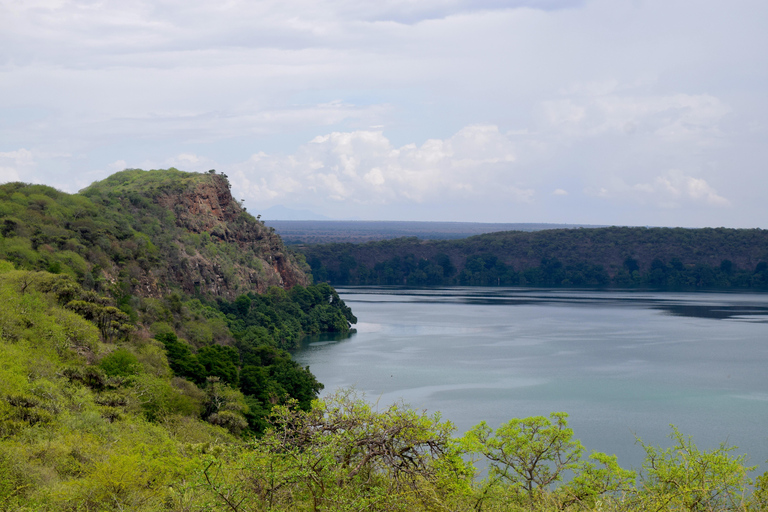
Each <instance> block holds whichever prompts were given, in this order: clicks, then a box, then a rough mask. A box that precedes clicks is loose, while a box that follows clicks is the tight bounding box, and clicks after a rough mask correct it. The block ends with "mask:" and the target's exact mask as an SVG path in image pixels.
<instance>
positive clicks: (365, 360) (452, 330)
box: [294, 287, 768, 471]
mask: <svg viewBox="0 0 768 512" xmlns="http://www.w3.org/2000/svg"><path fill="white" fill-rule="evenodd" d="M337 291H338V292H339V294H340V295H341V297H342V298H343V299H344V300H345V301H346V303H347V305H349V306H350V307H351V308H352V311H353V312H354V313H355V315H356V316H357V318H358V324H357V326H356V328H357V332H356V333H354V334H352V335H351V336H349V337H347V338H345V339H341V340H319V339H315V340H307V341H305V342H304V343H303V345H302V348H301V349H299V350H297V351H296V352H295V353H294V357H295V359H296V360H297V361H298V362H299V363H301V364H302V365H309V366H310V370H311V371H312V372H313V373H314V374H315V375H316V376H317V378H318V380H319V381H320V382H322V383H323V384H325V390H324V391H323V393H324V394H328V393H330V392H332V391H333V390H335V389H337V388H338V387H349V386H354V387H356V388H357V389H358V390H360V391H364V392H365V393H366V396H367V398H368V400H369V401H372V402H373V401H377V400H378V401H379V403H380V404H389V403H392V402H394V401H396V400H398V399H403V400H404V401H405V402H406V403H408V404H410V405H411V406H412V407H414V408H418V409H427V411H428V412H435V411H440V412H442V414H443V417H444V418H445V419H448V420H451V421H452V422H453V423H454V424H455V425H456V427H457V429H458V430H459V432H464V431H466V430H467V429H469V428H470V427H471V426H473V425H475V424H477V423H479V422H480V421H481V420H485V421H487V422H488V423H489V425H491V426H492V427H494V428H495V427H497V426H498V425H499V424H501V423H502V422H504V421H506V420H509V419H510V418H513V417H518V418H521V417H527V416H534V415H548V414H549V413H550V412H553V411H565V412H567V413H568V414H569V415H570V418H569V425H570V426H571V427H572V428H573V429H574V432H575V437H576V438H578V439H579V440H581V442H582V443H583V444H584V445H585V446H586V448H587V450H588V451H590V450H597V451H602V452H607V453H610V454H616V455H618V457H619V463H620V464H621V465H622V466H623V467H626V468H634V469H638V468H639V466H640V464H641V463H642V460H643V457H644V452H643V450H642V448H641V447H640V446H639V445H637V444H636V443H635V436H638V437H640V438H641V439H643V441H645V442H646V443H651V444H655V445H668V441H669V440H668V438H667V437H666V436H667V435H668V434H669V432H670V428H669V425H670V424H674V425H676V426H677V427H678V428H679V429H680V430H681V432H683V433H684V434H687V435H692V436H693V438H694V442H695V443H696V444H697V446H698V447H699V448H708V449H711V448H715V447H717V446H718V445H719V444H720V443H721V442H727V443H728V444H729V445H736V446H738V447H739V449H738V450H737V451H736V453H747V454H748V455H749V464H752V465H760V466H761V468H760V471H765V470H766V469H768V464H765V462H766V459H768V372H766V368H768V294H759V293H727V292H723V293H708V292H694V293H676V292H653V291H615V290H612V291H605V290H563V289H530V288H472V287H460V288H459V287H456V288H438V289H434V288H433V289H403V288H386V287H375V288H374V287H357V288H339V289H337Z"/></svg>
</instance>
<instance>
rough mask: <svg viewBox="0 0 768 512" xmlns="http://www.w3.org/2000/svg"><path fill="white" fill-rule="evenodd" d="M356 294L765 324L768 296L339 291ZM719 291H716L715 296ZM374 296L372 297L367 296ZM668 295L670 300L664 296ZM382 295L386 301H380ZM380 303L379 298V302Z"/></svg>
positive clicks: (454, 289) (395, 299)
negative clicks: (632, 311)
mask: <svg viewBox="0 0 768 512" xmlns="http://www.w3.org/2000/svg"><path fill="white" fill-rule="evenodd" d="M340 291H341V292H342V293H345V294H349V293H351V294H354V297H348V298H345V300H346V301H347V302H349V303H355V302H364V303H390V304H392V303H410V304H419V303H421V304H434V303H443V304H452V303H453V304H468V305H476V306H530V305H545V304H550V305H567V306H587V307H594V306H599V307H625V306H629V307H633V308H636V307H645V308H648V309H654V310H658V311H660V312H662V313H663V314H666V315H671V316H682V317H691V318H709V319H713V320H734V321H745V322H754V323H768V295H765V294H759V293H756V294H753V296H752V300H739V301H733V300H732V296H731V294H730V293H729V292H727V291H724V292H721V293H722V300H715V301H712V295H711V293H710V294H707V295H705V296H704V297H706V300H702V295H699V294H698V293H697V292H695V291H694V292H680V291H679V290H642V289H636V290H611V289H605V288H602V289H568V290H566V289H562V288H480V287H468V288H461V287H451V288H423V289H418V288H416V289H414V288H401V287H371V288H366V287H360V288H349V289H343V290H342V289H340ZM715 293H717V292H715ZM366 295H372V296H375V297H376V298H370V299H369V298H367V297H366ZM665 295H668V297H665ZM382 297H385V299H384V300H381V299H382ZM377 299H378V300H377Z"/></svg>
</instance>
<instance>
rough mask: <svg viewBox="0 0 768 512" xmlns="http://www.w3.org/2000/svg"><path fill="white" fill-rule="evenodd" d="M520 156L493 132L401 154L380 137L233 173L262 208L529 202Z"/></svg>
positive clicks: (348, 138) (264, 161) (328, 140)
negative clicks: (518, 176) (517, 167)
mask: <svg viewBox="0 0 768 512" xmlns="http://www.w3.org/2000/svg"><path fill="white" fill-rule="evenodd" d="M514 153H515V149H514V145H513V143H512V141H511V139H510V137H509V136H507V135H505V134H502V133H500V132H499V130H498V127H496V126H493V125H472V126H467V127H465V128H463V129H461V130H459V131H458V132H457V133H456V134H454V135H453V136H451V137H449V138H447V139H430V140H427V141H425V142H424V143H423V144H421V145H416V144H406V145H403V146H400V147H396V146H395V145H393V144H392V142H391V141H390V140H389V139H388V138H387V137H386V136H384V134H383V132H381V131H364V130H360V131H354V132H333V133H329V134H326V135H322V136H318V137H315V138H314V139H312V140H311V141H310V142H309V143H307V144H304V145H303V146H301V147H300V148H299V150H298V151H297V152H296V153H294V154H292V155H283V156H279V155H268V154H266V153H263V152H261V153H257V154H255V155H253V156H252V157H251V158H250V159H249V160H248V161H247V162H243V163H241V164H238V165H236V166H234V169H235V170H234V172H233V186H235V187H236V188H237V189H238V190H241V191H242V193H243V194H244V195H245V196H246V197H248V198H250V199H252V200H254V201H256V202H258V203H260V204H262V205H264V206H268V205H270V204H276V203H277V202H287V201H292V202H294V203H301V202H303V201H304V202H308V203H309V204H316V203H318V202H320V201H322V200H323V199H324V198H326V197H327V198H330V199H331V200H332V201H336V202H345V201H348V202H352V203H356V204H390V203H395V202H410V203H423V202H429V201H435V200H440V201H444V200H446V199H448V198H450V197H453V198H458V199H462V200H470V199H472V198H473V197H475V198H476V197H480V196H487V195H493V196H498V195H500V194H501V195H503V196H505V197H507V198H508V199H511V200H512V201H523V202H528V201H531V199H532V197H533V190H531V189H527V188H522V187H519V186H517V185H516V184H515V172H514V168H513V167H512V164H513V163H514V161H515V154H514Z"/></svg>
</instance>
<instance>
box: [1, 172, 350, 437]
mask: <svg viewBox="0 0 768 512" xmlns="http://www.w3.org/2000/svg"><path fill="white" fill-rule="evenodd" d="M0 227H1V228H2V229H0V258H4V259H6V260H8V261H10V262H12V263H13V264H14V265H15V267H16V268H19V269H23V270H25V271H27V273H26V274H24V275H28V276H33V275H38V274H30V273H29V272H31V271H40V270H45V271H48V272H50V273H51V275H57V276H58V278H57V279H58V281H56V282H58V283H66V286H65V288H66V289H67V290H68V292H67V293H68V294H69V295H68V296H67V297H66V300H64V299H62V302H61V304H60V305H61V306H65V307H66V309H67V310H68V311H71V312H74V313H76V314H78V315H80V316H81V317H82V318H84V319H86V320H89V321H91V322H93V323H94V324H95V325H96V326H97V327H98V329H99V334H100V339H101V340H102V341H103V342H107V343H123V344H125V343H128V344H135V343H144V342H145V340H146V339H148V338H154V340H153V341H152V343H153V346H155V347H157V348H158V349H159V350H163V349H164V352H165V353H166V354H167V358H168V359H169V362H170V368H171V370H172V371H173V374H174V375H175V376H176V377H181V378H184V379H187V380H188V381H189V385H190V386H192V388H194V389H198V390H201V392H202V391H206V392H207V391H211V390H216V391H215V392H216V393H220V394H221V395H222V397H223V398H222V399H221V400H220V401H219V402H216V403H217V405H216V406H215V407H213V406H206V407H204V408H203V409H201V410H200V414H199V415H198V416H199V417H200V418H202V419H205V420H206V421H208V422H210V423H213V424H217V425H221V426H224V427H226V428H227V429H228V430H229V431H230V432H232V433H235V434H240V433H243V432H261V431H262V430H263V428H264V421H265V418H266V417H267V415H268V414H269V411H270V410H271V408H272V407H273V406H274V405H275V404H278V403H283V402H284V401H285V400H288V399H295V400H297V401H298V403H299V404H301V406H302V407H304V408H308V407H309V405H310V403H311V400H312V399H314V398H315V397H316V396H317V393H318V392H319V390H320V389H322V385H321V384H320V383H318V382H317V380H316V379H315V378H314V376H313V375H312V374H311V373H310V372H309V370H308V369H307V368H302V367H300V366H299V365H297V364H296V363H295V362H294V361H293V360H292V359H291V358H290V355H289V354H288V353H287V352H286V351H285V350H286V349H290V348H293V347H295V346H296V344H297V343H298V341H299V340H300V339H301V338H302V337H303V336H305V335H307V334H315V333H318V332H329V331H334V332H347V331H348V330H349V327H350V324H351V323H354V322H355V321H356V319H355V318H354V316H353V315H352V313H351V311H350V310H349V308H347V307H346V306H345V305H344V303H343V301H341V299H339V297H338V295H337V294H336V292H335V291H334V290H333V289H332V288H330V287H329V286H328V285H325V284H324V285H319V286H311V285H307V286H304V285H306V284H307V283H308V280H307V278H306V276H305V274H304V273H303V271H302V270H301V268H302V264H301V263H300V261H299V260H297V259H296V258H294V257H293V256H292V255H291V254H290V253H288V251H287V250H286V249H285V247H284V246H283V244H282V242H281V241H280V238H279V237H278V236H277V235H276V234H274V231H273V230H272V229H270V228H267V227H265V226H264V225H263V224H262V223H261V222H259V221H258V220H257V219H255V218H253V217H251V216H250V215H249V214H247V213H246V212H245V210H244V209H243V208H242V207H241V206H240V205H239V204H238V203H237V202H236V201H235V200H234V199H233V198H232V196H231V194H230V192H229V183H228V182H227V180H226V177H225V176H222V175H218V174H216V173H215V172H209V173H207V174H193V173H184V172H181V171H178V170H175V169H169V170H164V171H163V170H161V171H141V170H126V171H123V172H120V173H117V174H115V175H113V176H110V177H109V178H107V179H106V180H104V181H102V182H98V183H94V184H93V185H91V186H90V187H88V188H87V189H85V190H84V191H82V192H81V193H79V194H74V195H70V194H65V193H62V192H59V191H57V190H55V189H52V188H50V187H46V186H42V185H28V184H23V183H9V184H5V185H2V186H0ZM25 279H26V278H25ZM62 286H64V285H62ZM286 288H287V289H290V291H286ZM22 291H23V290H22ZM192 388H190V389H192ZM211 392H214V391H211ZM232 393H235V394H234V395H233V394H232ZM237 393H240V395H239V398H237V399H235V398H233V397H236V396H238V395H237ZM222 407H224V409H222Z"/></svg>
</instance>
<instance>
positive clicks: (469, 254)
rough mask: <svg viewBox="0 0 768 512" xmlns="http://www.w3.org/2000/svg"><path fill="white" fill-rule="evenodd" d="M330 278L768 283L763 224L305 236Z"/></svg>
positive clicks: (318, 267) (323, 276)
mask: <svg viewBox="0 0 768 512" xmlns="http://www.w3.org/2000/svg"><path fill="white" fill-rule="evenodd" d="M299 249H300V250H301V251H302V252H303V253H304V254H305V257H306V260H307V262H308V263H309V265H310V267H311V269H312V274H313V276H314V278H315V280H316V281H327V282H330V283H332V284H334V285H408V286H435V285H442V286H445V285H474V286H499V285H503V286H579V287H584V286H591V287H594V286H620V287H637V286H645V287H661V288H669V287H672V288H723V287H725V288H728V287H738V288H758V289H762V288H766V287H768V231H765V230H760V229H725V228H717V229H710V228H706V229H682V228H674V229H672V228H618V227H611V228H589V229H549V230H542V231H535V232H522V231H508V232H499V233H490V234H486V235H479V236H473V237H469V238H465V239H461V240H428V241H422V240H418V239H416V238H413V237H412V238H400V239H394V240H385V241H380V242H369V243H365V244H351V243H335V244H323V245H304V246H300V247H299Z"/></svg>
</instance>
